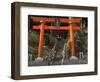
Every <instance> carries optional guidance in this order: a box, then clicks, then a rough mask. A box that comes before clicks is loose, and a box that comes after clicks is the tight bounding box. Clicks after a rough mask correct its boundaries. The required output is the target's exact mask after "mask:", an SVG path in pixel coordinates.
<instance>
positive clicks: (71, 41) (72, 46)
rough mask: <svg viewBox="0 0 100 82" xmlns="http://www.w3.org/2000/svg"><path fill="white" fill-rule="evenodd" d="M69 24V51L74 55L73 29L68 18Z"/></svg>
mask: <svg viewBox="0 0 100 82" xmlns="http://www.w3.org/2000/svg"><path fill="white" fill-rule="evenodd" d="M69 24H70V30H69V31H70V46H71V53H72V56H75V46H74V30H73V27H72V21H71V20H70V21H69Z"/></svg>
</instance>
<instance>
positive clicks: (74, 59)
mask: <svg viewBox="0 0 100 82" xmlns="http://www.w3.org/2000/svg"><path fill="white" fill-rule="evenodd" d="M70 64H79V59H78V57H76V56H71V57H70Z"/></svg>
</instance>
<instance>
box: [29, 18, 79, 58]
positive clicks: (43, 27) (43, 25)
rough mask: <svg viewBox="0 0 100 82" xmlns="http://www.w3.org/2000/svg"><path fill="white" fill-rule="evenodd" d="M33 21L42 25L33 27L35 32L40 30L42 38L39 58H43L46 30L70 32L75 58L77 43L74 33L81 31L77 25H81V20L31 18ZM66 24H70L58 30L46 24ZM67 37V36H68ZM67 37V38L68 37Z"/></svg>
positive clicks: (72, 52)
mask: <svg viewBox="0 0 100 82" xmlns="http://www.w3.org/2000/svg"><path fill="white" fill-rule="evenodd" d="M31 19H32V20H33V22H37V23H40V25H38V26H37V25H33V26H32V29H33V30H40V36H39V47H38V57H42V48H43V41H44V33H45V30H58V31H59V30H69V33H70V46H71V55H72V56H75V55H76V54H75V42H74V32H75V31H77V30H80V26H78V25H76V24H80V22H81V19H80V18H76V19H73V18H71V17H69V18H58V19H57V18H44V17H34V16H31ZM55 19H57V20H58V21H56V23H66V24H69V25H68V26H59V28H57V27H56V26H47V25H46V23H55ZM66 35H67V34H66ZM66 37H67V36H66Z"/></svg>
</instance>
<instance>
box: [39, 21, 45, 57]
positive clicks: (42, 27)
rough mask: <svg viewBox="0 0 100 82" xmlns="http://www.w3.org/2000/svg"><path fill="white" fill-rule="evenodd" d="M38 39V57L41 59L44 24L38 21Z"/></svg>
mask: <svg viewBox="0 0 100 82" xmlns="http://www.w3.org/2000/svg"><path fill="white" fill-rule="evenodd" d="M40 23H41V25H40V38H39V48H38V57H42V47H43V43H44V22H43V21H40Z"/></svg>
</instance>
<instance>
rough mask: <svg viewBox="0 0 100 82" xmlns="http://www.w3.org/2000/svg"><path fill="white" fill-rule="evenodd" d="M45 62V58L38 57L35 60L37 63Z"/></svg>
mask: <svg viewBox="0 0 100 82" xmlns="http://www.w3.org/2000/svg"><path fill="white" fill-rule="evenodd" d="M37 60H38V61H43V58H42V57H37V58H36V59H35V61H37Z"/></svg>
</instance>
